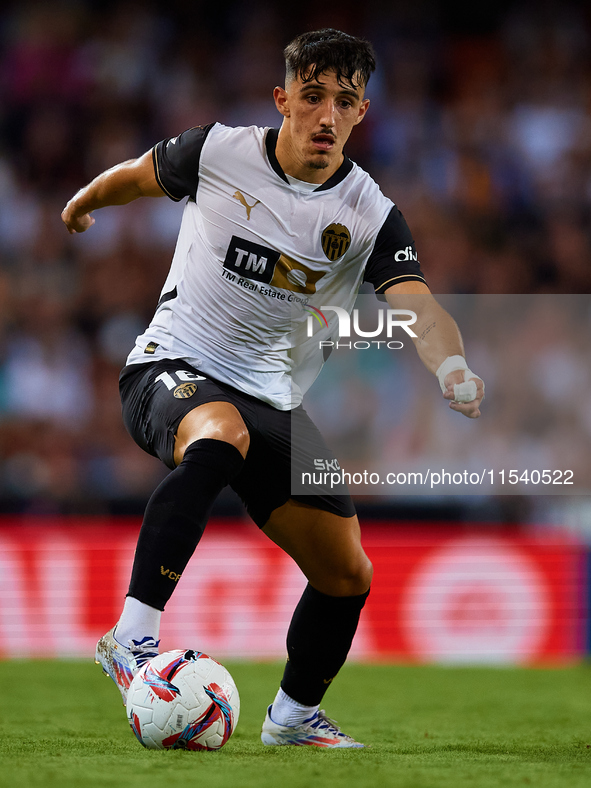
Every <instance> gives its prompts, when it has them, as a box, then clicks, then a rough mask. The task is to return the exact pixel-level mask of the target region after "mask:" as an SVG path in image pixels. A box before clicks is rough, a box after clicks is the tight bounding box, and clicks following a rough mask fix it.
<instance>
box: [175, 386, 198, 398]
mask: <svg viewBox="0 0 591 788" xmlns="http://www.w3.org/2000/svg"><path fill="white" fill-rule="evenodd" d="M196 391H197V385H196V384H195V383H181V385H180V386H177V387H176V388H175V390H174V391H173V392H172V393H173V395H174V396H175V397H176V398H177V399H189V397H192V396H193V394H194V393H195V392H196Z"/></svg>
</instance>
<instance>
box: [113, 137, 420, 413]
mask: <svg viewBox="0 0 591 788" xmlns="http://www.w3.org/2000/svg"><path fill="white" fill-rule="evenodd" d="M277 137H278V131H277V130H276V129H263V128H258V127H255V126H251V127H248V128H229V127H227V126H223V125H221V124H219V123H215V124H211V125H209V126H204V127H201V126H199V127H196V128H193V129H189V130H188V131H185V132H183V133H182V134H180V135H179V136H178V137H172V138H170V139H166V140H163V141H162V142H160V143H158V145H156V146H155V147H154V149H153V161H154V168H155V173H156V178H157V181H158V183H159V185H160V186H161V188H162V189H163V191H164V192H165V193H166V194H167V195H168V196H169V197H170V198H171V199H173V200H177V201H178V200H181V199H183V198H184V197H186V196H188V198H189V199H188V201H187V204H186V206H185V209H184V213H183V217H182V222H181V228H180V231H179V237H178V241H177V245H176V249H175V253H174V257H173V261H172V266H171V269H170V272H169V275H168V277H167V279H166V282H165V284H164V287H163V290H162V294H161V297H160V300H159V303H158V307H157V309H156V313H155V315H154V318H153V320H152V322H151V323H150V326H149V327H148V329H147V330H146V331H145V333H144V334H142V335H141V336H139V337H138V338H137V340H136V344H135V347H134V349H133V350H132V352H131V354H130V355H129V357H128V361H127V363H128V364H134V363H142V362H146V361H149V360H150V359H154V358H155V359H158V358H172V359H175V358H179V359H180V358H182V359H184V360H186V361H188V362H189V363H190V364H192V365H193V366H194V367H196V368H197V369H199V370H200V371H202V372H203V374H204V375H207V376H209V377H212V378H214V379H216V380H218V381H221V382H224V383H227V384H229V385H231V386H233V387H234V388H236V389H238V390H240V391H243V392H245V393H246V394H249V395H252V396H254V397H257V398H259V399H261V400H263V401H264V402H267V403H269V404H271V405H273V406H274V407H276V408H279V409H281V410H289V409H291V408H293V407H295V406H297V405H298V404H299V403H300V402H301V400H302V396H303V393H304V392H305V390H306V389H307V388H308V387H309V385H310V384H311V382H312V381H313V380H314V378H315V377H316V375H317V374H318V372H319V370H320V368H321V366H322V363H323V358H322V352H321V351H319V349H318V347H319V343H318V342H317V341H311V340H310V339H309V338H308V336H307V333H306V332H305V331H304V326H305V325H308V324H307V322H306V321H307V319H308V317H309V315H310V313H311V307H315V308H317V309H320V307H321V306H322V305H326V304H330V305H333V306H339V307H342V308H344V309H346V310H347V311H348V312H350V311H351V309H352V308H353V304H354V302H355V298H356V295H357V292H358V290H359V287H360V285H361V283H362V282H363V281H364V280H365V281H369V282H371V283H372V284H373V285H374V287H375V291H376V293H378V294H381V293H384V292H385V291H386V290H387V289H388V288H389V287H391V286H392V285H394V284H396V283H399V282H405V281H409V280H414V281H417V280H418V281H424V279H423V275H422V273H421V269H420V266H419V262H418V260H417V255H416V251H415V245H414V242H413V239H412V236H411V234H410V231H409V229H408V226H407V224H406V222H405V221H404V218H403V217H402V214H401V213H400V211H399V210H398V208H397V207H396V206H395V205H394V203H392V201H391V200H389V199H388V198H387V197H385V196H384V195H383V194H382V193H381V191H380V189H379V188H378V186H377V184H376V183H375V182H374V181H373V180H372V179H371V177H370V176H369V175H368V174H367V173H366V172H364V171H363V170H362V169H361V168H360V167H358V166H357V165H356V164H354V163H353V162H352V161H351V160H349V159H348V158H346V157H345V159H344V161H343V164H342V165H341V167H340V168H339V170H337V172H336V173H335V174H334V175H333V176H332V177H331V178H330V179H329V180H328V181H326V182H325V183H323V184H321V185H320V186H318V187H317V188H315V189H313V188H311V187H310V185H309V184H303V183H301V182H296V181H295V180H294V179H293V178H288V176H286V175H285V173H284V172H283V170H282V169H281V166H280V165H279V162H278V161H277V157H276V155H275V147H276V143H277ZM333 329H335V326H334V325H329V327H328V331H329V332H330V331H332V330H333ZM335 331H336V329H335Z"/></svg>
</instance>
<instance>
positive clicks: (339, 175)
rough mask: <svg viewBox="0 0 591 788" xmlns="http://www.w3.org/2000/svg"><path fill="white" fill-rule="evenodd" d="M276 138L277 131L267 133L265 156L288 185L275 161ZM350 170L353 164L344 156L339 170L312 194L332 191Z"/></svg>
mask: <svg viewBox="0 0 591 788" xmlns="http://www.w3.org/2000/svg"><path fill="white" fill-rule="evenodd" d="M278 136H279V129H269V131H268V132H267V137H266V139H265V146H266V148H267V156H268V157H269V163H270V165H271V167H273V169H274V170H275V172H276V173H277V175H279V177H280V178H281V180H282V181H285V183H289V181H288V180H287V178H286V177H285V173H284V172H283V170H282V168H281V164H279V162H278V161H277V156H276V155H275V148H276V147H277V138H278ZM352 169H353V162H352V161H351V159H349V158H348V157H347V156H345V157H344V159H343V163H342V164H341V166H340V167H339V169H338V170H337V171H336V172H335V173H334V175H331V177H330V178H329V179H328V180H327V181H325V182H324V183H321V184H320V186H319V187H318V188H317V189H314V192H325V191H326V190H327V189H332V188H333V187H334V186H336V185H337V184H338V183H340V182H341V181H342V180H344V179H345V178H346V177H347V175H348V174H349V173H350V172H351V170H352ZM314 192H312V194H314Z"/></svg>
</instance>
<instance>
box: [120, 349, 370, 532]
mask: <svg viewBox="0 0 591 788" xmlns="http://www.w3.org/2000/svg"><path fill="white" fill-rule="evenodd" d="M119 389H120V392H121V402H122V407H123V421H124V423H125V426H126V428H127V430H128V432H129V434H130V435H131V437H132V438H133V439H134V441H135V442H136V443H137V444H138V446H140V447H141V448H142V449H144V451H146V452H148V454H152V455H154V456H155V457H158V458H159V459H160V460H162V462H163V463H164V464H165V465H167V466H168V467H169V468H171V469H174V467H175V464H174V436H175V434H176V431H177V429H178V426H179V424H180V422H181V420H182V419H183V418H184V417H185V416H186V415H187V413H189V412H190V411H191V410H193V409H194V408H196V407H197V406H199V405H203V404H204V403H206V402H230V403H231V404H232V405H234V406H235V407H236V409H237V410H238V412H239V413H240V415H241V416H242V419H243V421H244V423H245V424H246V427H247V429H248V432H249V434H250V447H249V450H248V454H247V456H246V460H245V462H244V465H243V467H242V470H241V472H240V473H239V475H238V476H237V477H236V478H235V479H234V480H233V481H232V483H231V485H230V486H231V487H232V489H233V490H235V492H236V493H237V494H238V495H239V496H240V498H241V499H242V501H243V502H244V505H245V506H246V509H247V511H248V513H249V515H250V516H251V517H252V519H253V520H254V522H255V523H256V524H257V525H258V526H259V528H262V527H263V526H264V525H265V524H266V522H267V521H268V519H269V517H270V515H271V512H273V511H274V510H275V509H277V508H278V507H279V506H282V505H283V504H284V503H285V502H286V501H287V500H288V499H289V498H293V499H294V500H296V501H299V502H300V503H304V504H308V505H309V506H313V507H315V508H317V509H322V510H324V511H327V512H332V513H333V514H336V515H339V516H340V517H352V516H353V515H354V514H355V507H354V506H353V502H352V501H351V498H350V496H349V493H348V490H347V488H346V486H345V485H343V486H341V487H338V488H337V489H336V491H335V494H332V493H331V492H327V491H325V490H319V492H318V494H314V495H292V494H291V487H292V484H291V481H292V474H293V473H300V471H301V470H311V469H312V470H313V468H314V460H318V458H320V459H322V460H324V461H328V462H335V461H336V460H335V457H334V454H332V452H331V451H330V449H329V448H328V447H327V446H326V444H325V442H324V440H323V438H322V436H321V434H320V432H319V431H318V429H317V428H316V427H315V425H314V423H313V422H312V420H311V419H310V417H309V416H308V414H307V413H306V411H305V410H304V408H303V407H302V406H301V405H300V406H299V407H297V408H295V409H294V410H290V411H282V410H278V409H277V408H274V407H272V406H271V405H268V404H267V403H265V402H262V401H261V400H259V399H257V398H256V397H251V396H249V395H248V394H243V393H242V392H240V391H237V390H236V389H234V388H232V387H231V386H228V385H226V384H225V383H220V382H218V381H216V380H213V379H211V378H204V376H203V375H201V373H200V372H199V371H198V370H196V369H195V368H194V367H192V366H191V365H190V364H188V363H187V362H186V361H181V360H170V359H166V360H162V361H152V362H150V363H147V364H131V365H130V366H127V367H125V368H124V369H123V370H122V372H121V375H120V378H119ZM292 434H293V435H297V436H298V440H297V446H296V447H292ZM299 436H302V440H300V438H299ZM337 467H338V466H337Z"/></svg>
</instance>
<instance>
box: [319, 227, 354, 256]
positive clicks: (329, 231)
mask: <svg viewBox="0 0 591 788" xmlns="http://www.w3.org/2000/svg"><path fill="white" fill-rule="evenodd" d="M350 245H351V233H350V232H349V230H347V228H346V227H345V225H344V224H329V225H328V227H326V228H325V229H324V230H323V232H322V251H323V252H324V254H325V255H326V256H327V257H328V259H329V260H330V261H331V263H334V261H335V260H338V259H339V257H342V256H343V255H344V254H345V252H346V251H347V249H348V248H349V246H350Z"/></svg>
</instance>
